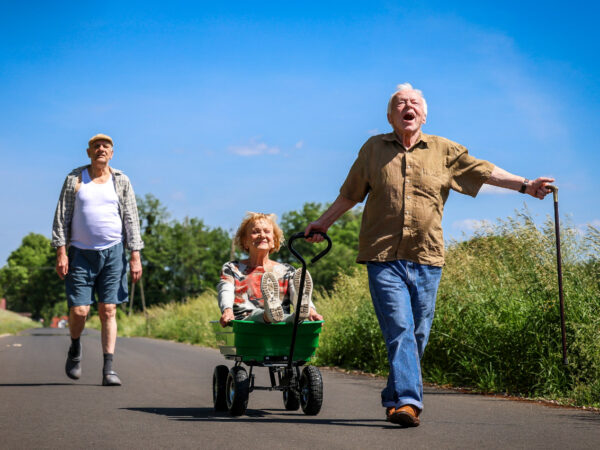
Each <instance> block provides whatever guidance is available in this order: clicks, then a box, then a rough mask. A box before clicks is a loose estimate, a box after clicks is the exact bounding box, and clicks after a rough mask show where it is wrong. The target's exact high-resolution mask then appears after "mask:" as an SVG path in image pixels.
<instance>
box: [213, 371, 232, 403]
mask: <svg viewBox="0 0 600 450" xmlns="http://www.w3.org/2000/svg"><path fill="white" fill-rule="evenodd" d="M227 375H229V367H227V366H223V365H221V366H217V367H215V370H214V372H213V405H214V407H215V411H217V412H219V411H227V400H226V395H227V393H226V392H225V387H226V385H227Z"/></svg>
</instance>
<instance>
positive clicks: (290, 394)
mask: <svg viewBox="0 0 600 450" xmlns="http://www.w3.org/2000/svg"><path fill="white" fill-rule="evenodd" d="M283 406H285V409H286V410H287V411H298V408H300V396H299V395H298V394H297V393H296V392H294V391H293V390H291V389H286V390H285V391H283Z"/></svg>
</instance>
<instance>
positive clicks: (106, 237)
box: [71, 169, 123, 250]
mask: <svg viewBox="0 0 600 450" xmlns="http://www.w3.org/2000/svg"><path fill="white" fill-rule="evenodd" d="M122 239H123V222H122V221H121V216H120V215H119V197H117V193H116V192H115V185H114V182H113V176H112V174H111V175H110V179H109V180H108V181H107V182H106V183H103V184H98V183H94V182H93V181H92V180H91V178H90V175H89V173H88V170H87V169H85V170H84V171H83V172H81V184H80V186H79V190H78V191H77V194H76V195H75V209H74V211H73V221H72V222H71V245H74V246H75V247H77V248H81V249H85V250H104V249H106V248H109V247H112V246H113V245H116V244H118V243H119V242H121V240H122Z"/></svg>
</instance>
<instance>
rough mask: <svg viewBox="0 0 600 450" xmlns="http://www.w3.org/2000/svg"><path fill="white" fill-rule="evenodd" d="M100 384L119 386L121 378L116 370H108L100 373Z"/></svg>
mask: <svg viewBox="0 0 600 450" xmlns="http://www.w3.org/2000/svg"><path fill="white" fill-rule="evenodd" d="M102 386H121V379H120V378H119V376H118V375H117V372H115V371H114V370H110V371H108V372H104V373H103V374H102Z"/></svg>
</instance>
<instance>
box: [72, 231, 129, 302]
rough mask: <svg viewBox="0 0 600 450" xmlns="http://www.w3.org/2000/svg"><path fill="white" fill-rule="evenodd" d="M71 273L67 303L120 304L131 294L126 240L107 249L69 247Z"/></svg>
mask: <svg viewBox="0 0 600 450" xmlns="http://www.w3.org/2000/svg"><path fill="white" fill-rule="evenodd" d="M68 257H69V273H68V274H67V276H66V277H65V287H66V291H67V302H68V304H69V307H71V306H86V305H91V304H92V303H94V294H95V296H96V297H97V299H98V302H99V303H113V304H119V303H123V302H126V301H127V300H128V297H127V257H126V255H125V250H124V248H123V243H122V242H121V243H119V244H117V245H113V246H112V247H109V248H107V249H105V250H83V249H80V248H77V247H74V246H71V247H69V252H68Z"/></svg>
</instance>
